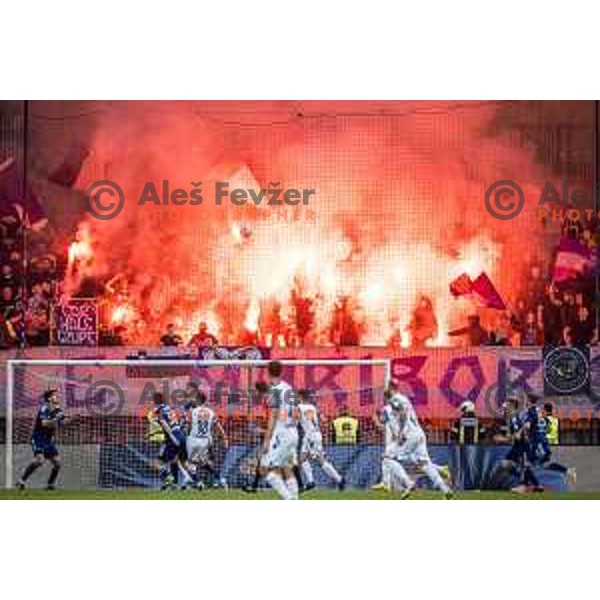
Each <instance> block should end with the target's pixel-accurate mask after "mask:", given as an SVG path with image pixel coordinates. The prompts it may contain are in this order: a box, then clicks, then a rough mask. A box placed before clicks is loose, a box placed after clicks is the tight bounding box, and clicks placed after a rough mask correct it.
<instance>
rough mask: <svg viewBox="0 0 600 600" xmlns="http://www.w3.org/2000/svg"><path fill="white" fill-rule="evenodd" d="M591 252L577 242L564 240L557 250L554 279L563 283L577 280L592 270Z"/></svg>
mask: <svg viewBox="0 0 600 600" xmlns="http://www.w3.org/2000/svg"><path fill="white" fill-rule="evenodd" d="M592 266H593V260H592V253H591V251H590V250H589V249H588V248H586V247H585V246H584V245H583V244H581V243H580V242H578V241H577V240H572V239H570V238H563V239H562V240H561V241H560V243H559V244H558V247H557V248H556V259H555V261H554V268H553V270H552V279H553V280H554V281H555V282H557V283H563V282H565V281H570V280H573V279H577V278H578V277H580V276H581V275H585V274H586V273H587V272H590V271H591V270H592Z"/></svg>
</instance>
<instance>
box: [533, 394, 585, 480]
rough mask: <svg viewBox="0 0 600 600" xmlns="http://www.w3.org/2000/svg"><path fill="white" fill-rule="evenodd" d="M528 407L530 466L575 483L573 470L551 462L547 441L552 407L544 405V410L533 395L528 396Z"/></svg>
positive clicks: (547, 404) (553, 461) (548, 404)
mask: <svg viewBox="0 0 600 600" xmlns="http://www.w3.org/2000/svg"><path fill="white" fill-rule="evenodd" d="M528 400H529V403H528V406H527V411H526V412H525V421H526V427H527V429H528V435H529V460H530V462H531V463H532V464H536V465H542V466H543V467H544V469H546V470H548V471H556V472H558V473H562V474H563V475H565V477H566V479H567V481H568V482H569V483H571V484H573V483H575V480H576V472H575V469H572V468H570V467H567V466H565V465H563V464H561V463H559V462H557V461H555V460H552V450H551V448H550V442H549V440H548V431H549V427H550V424H551V418H552V412H553V406H552V403H546V404H545V405H544V408H540V407H539V406H538V397H537V396H536V395H534V394H530V395H529V396H528Z"/></svg>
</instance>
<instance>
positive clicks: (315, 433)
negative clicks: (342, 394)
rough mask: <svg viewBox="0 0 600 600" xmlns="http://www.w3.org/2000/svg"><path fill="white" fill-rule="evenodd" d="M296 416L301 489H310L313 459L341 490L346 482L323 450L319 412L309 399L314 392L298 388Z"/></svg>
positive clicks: (311, 487)
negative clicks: (302, 485)
mask: <svg viewBox="0 0 600 600" xmlns="http://www.w3.org/2000/svg"><path fill="white" fill-rule="evenodd" d="M298 396H299V404H298V413H299V414H298V417H299V419H300V433H301V435H300V439H301V441H300V470H301V473H302V477H303V478H304V482H305V483H304V487H303V491H308V490H312V489H313V488H314V487H315V480H314V477H313V471H312V466H311V464H310V463H311V461H315V462H316V463H317V464H318V465H319V466H320V467H321V468H322V469H323V471H324V472H325V474H326V475H327V476H328V477H330V478H331V479H332V480H333V481H334V482H335V484H336V486H337V488H338V490H340V491H343V490H344V488H345V486H346V483H345V481H344V478H343V477H342V476H341V475H340V474H339V473H338V472H337V471H336V469H335V467H334V466H333V465H332V464H331V462H329V461H328V460H327V458H326V456H325V453H324V451H323V436H322V435H321V429H320V425H319V413H318V411H317V407H316V406H315V404H314V403H313V402H311V400H313V398H314V392H311V390H299V391H298Z"/></svg>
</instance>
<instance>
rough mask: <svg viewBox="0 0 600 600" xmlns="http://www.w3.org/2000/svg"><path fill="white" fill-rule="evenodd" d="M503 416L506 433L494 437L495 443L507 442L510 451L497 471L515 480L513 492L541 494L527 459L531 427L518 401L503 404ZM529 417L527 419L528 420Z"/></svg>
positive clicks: (541, 489)
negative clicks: (526, 490) (525, 491)
mask: <svg viewBox="0 0 600 600" xmlns="http://www.w3.org/2000/svg"><path fill="white" fill-rule="evenodd" d="M503 408H504V416H505V419H506V421H507V426H506V432H505V433H503V434H500V435H497V436H496V437H495V441H496V442H497V443H498V442H508V443H510V444H511V447H510V450H509V451H508V452H507V454H506V456H505V457H504V459H503V460H502V461H501V462H500V464H499V469H500V470H501V471H504V472H505V473H508V475H510V476H511V477H513V478H516V479H517V481H518V485H517V486H516V487H513V488H512V489H513V491H516V492H521V491H523V490H525V489H529V488H531V489H533V491H535V492H543V491H544V488H543V487H542V486H541V485H540V483H539V481H538V479H537V477H536V476H535V473H534V472H533V469H532V468H531V465H530V464H529V462H528V458H530V457H531V445H530V442H529V439H528V435H527V434H528V431H529V429H530V427H531V425H530V421H529V420H528V419H526V415H524V414H521V413H520V411H519V399H518V398H516V397H510V398H507V399H506V402H505V403H504V404H503ZM530 418H531V417H529V419H530Z"/></svg>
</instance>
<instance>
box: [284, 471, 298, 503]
mask: <svg viewBox="0 0 600 600" xmlns="http://www.w3.org/2000/svg"><path fill="white" fill-rule="evenodd" d="M285 485H286V487H287V490H288V492H289V495H290V500H298V480H297V479H296V477H295V476H294V475H290V476H289V478H288V479H286V480H285Z"/></svg>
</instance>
